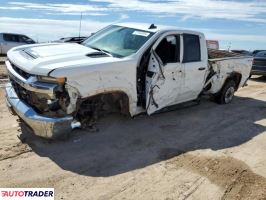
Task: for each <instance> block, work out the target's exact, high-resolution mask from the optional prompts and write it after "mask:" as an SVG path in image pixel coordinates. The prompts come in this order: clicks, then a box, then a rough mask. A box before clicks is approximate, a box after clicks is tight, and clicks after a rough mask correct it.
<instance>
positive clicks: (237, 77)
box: [225, 72, 242, 90]
mask: <svg viewBox="0 0 266 200" xmlns="http://www.w3.org/2000/svg"><path fill="white" fill-rule="evenodd" d="M241 79H242V74H240V73H237V72H233V73H231V74H230V76H229V77H228V78H227V79H226V81H225V83H226V82H228V81H229V80H233V81H235V83H236V88H235V89H236V90H237V89H238V87H239V84H240V82H241Z"/></svg>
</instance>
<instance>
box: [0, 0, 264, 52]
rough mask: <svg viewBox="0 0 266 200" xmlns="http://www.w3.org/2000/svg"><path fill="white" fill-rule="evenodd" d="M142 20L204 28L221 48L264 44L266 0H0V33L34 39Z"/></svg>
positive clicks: (56, 36)
mask: <svg viewBox="0 0 266 200" xmlns="http://www.w3.org/2000/svg"><path fill="white" fill-rule="evenodd" d="M81 13H82V23H81V35H82V36H89V35H90V33H92V32H95V31H97V30H99V29H101V28H103V27H105V26H107V25H109V24H112V23H117V22H144V23H150V24H151V23H154V24H162V25H170V26H176V27H179V28H180V29H191V30H196V31H200V32H203V33H204V34H205V35H206V38H207V39H214V40H219V42H220V47H221V48H222V49H228V48H231V49H246V50H255V49H266V0H165V1H161V0H77V1H75V0H64V1H61V0H45V1H44V0H29V1H25V0H24V1H19V0H1V1H0V32H15V33H23V34H26V35H28V36H30V37H32V38H33V39H34V40H37V41H39V42H45V41H52V40H56V39H59V38H61V37H67V36H78V34H79V22H80V16H81Z"/></svg>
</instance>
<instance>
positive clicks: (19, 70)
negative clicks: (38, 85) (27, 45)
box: [11, 63, 32, 79]
mask: <svg viewBox="0 0 266 200" xmlns="http://www.w3.org/2000/svg"><path fill="white" fill-rule="evenodd" d="M11 66H12V68H13V69H14V70H15V71H16V72H17V73H18V74H19V75H20V76H22V77H23V78H25V79H28V78H29V77H31V76H32V74H29V73H27V72H25V71H23V70H22V69H20V68H18V67H17V66H16V65H14V64H13V63H11Z"/></svg>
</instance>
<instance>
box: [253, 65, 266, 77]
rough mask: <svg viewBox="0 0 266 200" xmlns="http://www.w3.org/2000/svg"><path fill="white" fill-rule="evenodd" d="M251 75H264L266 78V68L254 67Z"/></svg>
mask: <svg viewBox="0 0 266 200" xmlns="http://www.w3.org/2000/svg"><path fill="white" fill-rule="evenodd" d="M251 75H263V76H266V67H265V66H257V65H253V66H252V70H251Z"/></svg>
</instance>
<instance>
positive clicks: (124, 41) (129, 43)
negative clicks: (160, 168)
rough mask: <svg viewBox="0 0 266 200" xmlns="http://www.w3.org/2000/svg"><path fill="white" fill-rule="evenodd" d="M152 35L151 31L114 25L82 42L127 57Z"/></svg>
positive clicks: (113, 54)
mask: <svg viewBox="0 0 266 200" xmlns="http://www.w3.org/2000/svg"><path fill="white" fill-rule="evenodd" d="M152 35H153V33H151V32H147V31H142V30H137V29H133V28H127V27H121V26H115V25H113V26H109V27H107V28H105V29H103V30H101V31H99V32H97V33H96V34H94V35H93V36H91V37H89V38H88V39H87V40H85V41H84V42H83V43H82V44H83V45H85V46H87V47H90V48H93V49H97V50H100V51H103V52H106V53H109V54H111V55H112V56H115V57H126V56H130V55H132V54H133V53H136V52H137V51H138V50H139V49H140V48H141V47H142V45H143V44H144V43H145V42H147V41H148V40H149V39H150V38H151V36H152Z"/></svg>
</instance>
